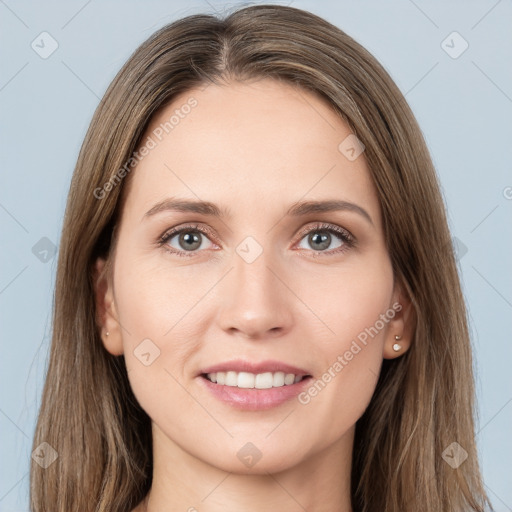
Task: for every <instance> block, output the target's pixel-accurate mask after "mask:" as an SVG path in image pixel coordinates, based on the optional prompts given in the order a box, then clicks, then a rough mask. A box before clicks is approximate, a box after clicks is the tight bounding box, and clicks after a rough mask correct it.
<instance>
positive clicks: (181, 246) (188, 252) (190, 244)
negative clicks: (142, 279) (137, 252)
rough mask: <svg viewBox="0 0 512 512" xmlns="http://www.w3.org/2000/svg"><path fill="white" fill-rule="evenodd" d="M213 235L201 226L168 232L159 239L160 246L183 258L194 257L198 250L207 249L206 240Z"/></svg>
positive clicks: (184, 227)
mask: <svg viewBox="0 0 512 512" xmlns="http://www.w3.org/2000/svg"><path fill="white" fill-rule="evenodd" d="M207 235H209V236H212V237H213V235H212V234H211V233H210V231H209V230H207V229H205V228H203V227H201V226H199V225H198V224H196V225H193V226H183V227H181V228H172V229H170V230H168V231H166V232H165V233H164V234H163V235H162V236H161V237H160V239H159V245H161V246H164V247H165V249H166V250H168V251H169V252H171V253H172V254H176V255H178V256H182V257H191V256H194V255H195V253H196V252H197V250H198V249H207V247H205V244H204V242H205V240H209V239H208V236H207Z"/></svg>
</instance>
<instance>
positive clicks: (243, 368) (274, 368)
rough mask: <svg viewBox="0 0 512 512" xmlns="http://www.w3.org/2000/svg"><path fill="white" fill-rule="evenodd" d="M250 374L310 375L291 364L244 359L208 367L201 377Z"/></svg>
mask: <svg viewBox="0 0 512 512" xmlns="http://www.w3.org/2000/svg"><path fill="white" fill-rule="evenodd" d="M228 371H233V372H237V373H238V372H248V373H254V374H258V373H266V372H272V373H275V372H283V373H293V374H294V375H295V376H305V375H310V373H309V372H308V371H307V370H304V369H302V368H298V367H296V366H292V365H290V364H286V363H282V362H281V361H272V360H268V361H260V362H258V363H256V362H251V361H244V360H242V359H236V360H232V361H225V362H223V363H218V364H215V365H213V366H208V367H207V368H203V369H202V370H201V371H200V372H199V375H202V374H205V373H217V372H228Z"/></svg>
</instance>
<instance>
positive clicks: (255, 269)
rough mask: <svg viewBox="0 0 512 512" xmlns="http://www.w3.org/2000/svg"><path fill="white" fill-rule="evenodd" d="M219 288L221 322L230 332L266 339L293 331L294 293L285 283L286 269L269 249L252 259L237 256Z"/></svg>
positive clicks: (244, 336)
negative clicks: (272, 255) (245, 259)
mask: <svg viewBox="0 0 512 512" xmlns="http://www.w3.org/2000/svg"><path fill="white" fill-rule="evenodd" d="M223 281H224V283H223V287H222V289H221V290H220V297H221V298H220V302H221V306H220V312H219V316H218V322H219V325H220V327H221V329H222V330H223V331H225V332H227V333H228V334H230V335H238V336H240V337H242V338H250V339H265V338H269V337H270V338H274V337H277V336H283V335H284V334H286V333H287V332H289V331H290V329H291V326H292V321H293V317H294V312H293V308H294V307H297V305H296V302H297V301H295V303H294V301H293V298H294V297H293V293H291V292H290V290H289V289H288V288H287V287H286V285H285V284H284V283H286V282H287V278H286V276H285V275H284V271H282V270H281V267H280V266H279V265H277V264H276V262H275V260H274V261H273V262H272V261H270V258H269V257H267V254H266V251H263V253H262V254H261V255H260V256H259V257H258V258H257V259H256V260H255V261H253V262H251V263H248V262H246V261H244V259H243V258H241V257H240V256H239V255H238V254H235V255H234V268H233V269H232V270H231V272H230V273H229V275H228V276H226V279H224V280H223Z"/></svg>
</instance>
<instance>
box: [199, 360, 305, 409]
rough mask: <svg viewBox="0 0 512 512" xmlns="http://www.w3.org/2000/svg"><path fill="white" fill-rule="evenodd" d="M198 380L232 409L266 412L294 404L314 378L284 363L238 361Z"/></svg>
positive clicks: (209, 370)
mask: <svg viewBox="0 0 512 512" xmlns="http://www.w3.org/2000/svg"><path fill="white" fill-rule="evenodd" d="M197 378H198V379H199V382H200V383H202V387H203V388H204V390H205V391H206V392H207V393H210V394H211V395H212V396H213V397H215V398H216V399H217V400H219V401H221V402H223V403H224V404H226V405H228V406H229V407H233V408H235V409H239V410H243V411H263V410H266V409H272V408H274V407H278V406H280V405H283V404H285V403H286V402H289V401H291V400H293V399H294V398H295V397H296V396H297V395H298V394H299V393H300V392H301V391H302V390H303V389H304V388H305V387H306V386H308V382H309V381H310V380H312V378H313V376H312V373H310V372H309V371H308V370H305V369H303V368H298V367H296V366H291V365H289V364H286V363H283V362H281V361H271V360H268V361H261V362H258V363H256V362H250V361H247V360H242V359H238V360H232V361H226V362H224V363H220V364H216V365H213V366H209V367H207V368H202V369H201V371H200V372H199V373H198V374H197Z"/></svg>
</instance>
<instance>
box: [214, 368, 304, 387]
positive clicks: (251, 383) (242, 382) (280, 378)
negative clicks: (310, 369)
mask: <svg viewBox="0 0 512 512" xmlns="http://www.w3.org/2000/svg"><path fill="white" fill-rule="evenodd" d="M207 378H208V380H209V381H211V382H215V383H217V384H220V385H223V386H231V387H238V388H245V389H254V388H255V389H270V388H280V387H282V386H290V385H292V384H294V383H296V382H300V381H301V380H302V379H303V378H304V376H301V375H294V374H293V373H284V372H275V373H272V372H266V373H258V374H257V375H256V374H254V373H249V372H233V371H229V372H216V373H208V374H207Z"/></svg>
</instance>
